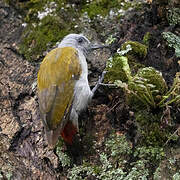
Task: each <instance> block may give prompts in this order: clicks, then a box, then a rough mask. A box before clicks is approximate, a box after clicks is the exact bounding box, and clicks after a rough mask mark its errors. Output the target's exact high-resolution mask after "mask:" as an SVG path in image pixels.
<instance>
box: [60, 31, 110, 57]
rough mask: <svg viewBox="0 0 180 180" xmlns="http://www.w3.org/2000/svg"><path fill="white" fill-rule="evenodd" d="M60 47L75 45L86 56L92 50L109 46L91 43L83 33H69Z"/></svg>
mask: <svg viewBox="0 0 180 180" xmlns="http://www.w3.org/2000/svg"><path fill="white" fill-rule="evenodd" d="M58 47H73V48H76V49H78V50H80V51H82V52H83V53H84V55H85V56H86V55H87V53H88V52H90V51H92V50H95V49H99V48H105V47H108V46H106V45H99V44H96V43H95V44H93V43H90V41H89V40H88V39H87V38H86V37H85V36H83V35H82V34H69V35H67V36H65V37H64V39H63V40H62V41H61V43H60V44H59V45H58Z"/></svg>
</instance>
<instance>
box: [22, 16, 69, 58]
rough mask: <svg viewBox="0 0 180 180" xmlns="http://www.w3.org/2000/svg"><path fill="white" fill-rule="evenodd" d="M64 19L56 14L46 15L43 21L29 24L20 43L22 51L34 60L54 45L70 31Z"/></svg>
mask: <svg viewBox="0 0 180 180" xmlns="http://www.w3.org/2000/svg"><path fill="white" fill-rule="evenodd" d="M69 28H70V27H67V26H66V24H65V23H64V22H63V20H62V19H60V18H59V17H55V16H50V15H48V16H46V17H44V18H43V19H42V21H41V23H40V24H38V25H36V26H33V24H31V25H29V26H28V27H27V29H26V30H25V32H24V35H23V40H22V43H21V45H20V53H22V54H24V56H25V57H26V59H27V60H31V61H34V60H36V59H38V58H39V57H40V55H42V53H43V51H45V50H46V49H47V47H51V46H53V45H54V44H55V43H56V42H57V41H59V40H60V39H62V38H63V37H64V36H65V35H67V34H68V33H69V31H70V29H69Z"/></svg>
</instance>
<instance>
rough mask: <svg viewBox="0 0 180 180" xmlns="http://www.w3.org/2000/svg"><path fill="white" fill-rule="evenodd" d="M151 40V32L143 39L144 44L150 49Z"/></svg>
mask: <svg viewBox="0 0 180 180" xmlns="http://www.w3.org/2000/svg"><path fill="white" fill-rule="evenodd" d="M150 38H151V34H150V32H147V33H146V34H145V35H144V37H143V43H144V44H145V45H146V46H147V47H149V41H150Z"/></svg>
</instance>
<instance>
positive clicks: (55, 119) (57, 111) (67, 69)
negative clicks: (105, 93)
mask: <svg viewBox="0 0 180 180" xmlns="http://www.w3.org/2000/svg"><path fill="white" fill-rule="evenodd" d="M78 58H79V57H78V52H77V50H76V49H74V48H72V47H64V48H56V49H54V50H52V51H51V52H49V53H48V54H47V55H46V57H45V58H44V60H43V62H42V64H41V66H40V70H39V72H38V98H39V107H40V112H41V115H42V119H43V122H44V124H45V128H46V130H49V131H51V130H53V131H55V130H56V129H57V128H58V129H59V130H62V128H63V127H64V125H65V123H66V122H64V121H65V119H66V118H65V117H66V116H67V115H68V112H69V110H70V108H71V104H72V100H73V94H74V86H75V82H76V80H77V79H78V78H79V76H80V74H81V66H80V64H79V60H78Z"/></svg>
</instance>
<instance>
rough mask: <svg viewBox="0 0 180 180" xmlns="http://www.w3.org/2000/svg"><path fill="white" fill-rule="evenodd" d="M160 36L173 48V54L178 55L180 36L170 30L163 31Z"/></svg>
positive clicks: (179, 52) (179, 51) (179, 53)
mask: <svg viewBox="0 0 180 180" xmlns="http://www.w3.org/2000/svg"><path fill="white" fill-rule="evenodd" d="M162 36H163V38H164V39H165V40H166V41H167V42H168V46H169V47H172V48H174V49H175V55H176V56H177V57H180V37H179V36H176V35H175V34H174V33H172V32H163V33H162Z"/></svg>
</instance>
